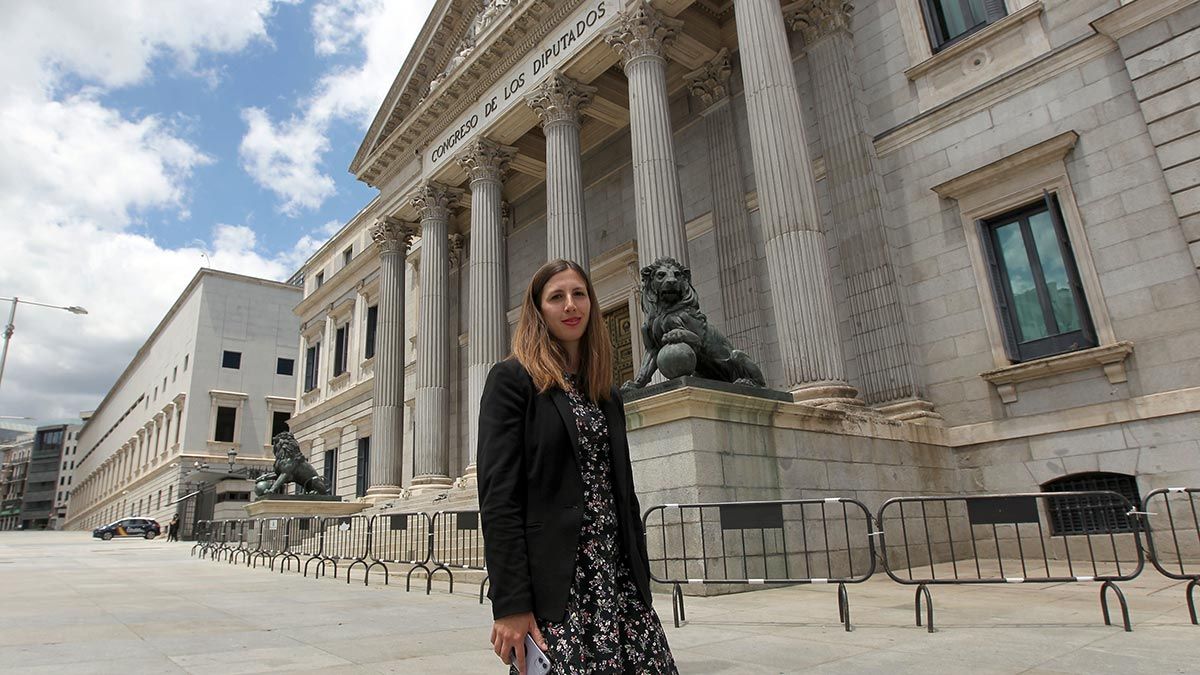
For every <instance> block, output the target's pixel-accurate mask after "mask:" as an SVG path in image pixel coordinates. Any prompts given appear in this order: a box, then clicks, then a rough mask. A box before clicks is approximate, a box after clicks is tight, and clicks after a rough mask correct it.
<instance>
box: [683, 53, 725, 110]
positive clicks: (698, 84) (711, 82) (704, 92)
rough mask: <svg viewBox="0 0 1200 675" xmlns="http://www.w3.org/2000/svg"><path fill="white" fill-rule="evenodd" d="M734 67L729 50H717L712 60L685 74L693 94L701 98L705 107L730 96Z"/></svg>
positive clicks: (684, 77)
mask: <svg viewBox="0 0 1200 675" xmlns="http://www.w3.org/2000/svg"><path fill="white" fill-rule="evenodd" d="M732 72H733V67H732V66H731V65H730V64H729V50H728V49H722V50H721V51H719V52H717V55H716V57H714V58H713V60H712V61H709V62H708V63H706V64H704V65H703V66H701V67H700V68H698V69H697V70H693V71H692V72H690V73H688V74H687V75H684V76H683V79H684V81H686V82H687V85H688V89H689V90H690V91H691V92H692V96H695V97H696V98H698V99H700V101H701V102H702V103H703V104H704V107H705V108H708V107H710V106H712V105H713V104H714V103H719V102H721V101H724V100H726V99H727V97H728V96H729V75H730V73H732Z"/></svg>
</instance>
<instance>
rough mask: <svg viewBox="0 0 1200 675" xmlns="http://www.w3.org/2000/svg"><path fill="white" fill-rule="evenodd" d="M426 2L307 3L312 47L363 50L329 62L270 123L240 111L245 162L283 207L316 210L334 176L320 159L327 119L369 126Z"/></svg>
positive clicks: (261, 114)
mask: <svg viewBox="0 0 1200 675" xmlns="http://www.w3.org/2000/svg"><path fill="white" fill-rule="evenodd" d="M432 7H433V0H404V1H403V2H396V1H394V0H393V1H387V0H324V1H322V2H318V3H317V4H316V5H315V6H314V7H313V13H312V25H313V36H314V49H315V50H316V52H317V54H319V55H322V56H327V57H334V56H340V55H343V54H345V53H346V52H347V51H356V52H357V51H358V50H361V53H362V55H363V56H362V62H361V63H360V64H359V65H357V66H353V67H346V66H342V65H331V66H330V67H329V69H328V70H327V71H326V72H325V73H324V74H323V75H322V76H321V77H320V78H319V79H318V81H317V82H316V83H315V85H314V88H313V92H312V95H311V96H309V97H308V98H307V99H306V100H305V101H304V102H303V104H302V106H301V107H300V109H299V110H297V111H294V112H293V113H292V114H290V115H289V117H288V118H287V119H286V120H283V121H280V122H272V121H271V119H270V118H269V117H268V116H267V114H266V112H265V111H262V110H259V109H255V108H252V109H249V110H246V111H243V118H244V119H245V121H246V126H247V131H246V136H245V138H244V139H243V141H242V146H241V156H242V165H243V168H244V169H245V170H246V172H247V173H249V174H250V176H251V177H252V178H253V179H254V180H255V182H257V183H258V184H259V185H262V186H263V187H265V188H267V189H269V190H271V191H272V192H274V193H275V194H276V195H277V196H278V197H279V198H280V199H281V200H282V204H281V207H280V208H281V210H282V211H283V212H284V213H287V214H289V215H296V214H297V213H298V212H299V210H300V209H303V208H312V209H315V208H317V207H319V206H320V205H321V204H322V203H323V202H324V201H325V199H327V198H328V197H330V196H331V195H332V194H333V179H332V178H331V177H330V176H329V175H328V174H327V173H325V171H324V169H323V168H322V166H321V164H322V160H323V159H324V154H325V152H326V151H327V150H328V147H329V144H328V141H327V140H326V139H327V136H328V133H329V128H330V125H332V124H335V123H339V122H349V123H351V124H355V125H357V126H358V127H359V128H360V129H363V130H365V129H366V128H367V127H368V126H369V125H370V123H371V120H372V118H373V117H374V115H375V112H376V110H378V108H379V106H380V104H381V103H382V102H383V97H384V95H385V94H387V91H388V88H389V87H390V86H391V84H392V80H394V79H395V77H396V73H397V72H398V71H399V69H400V66H401V65H402V64H403V62H404V58H405V56H406V55H407V54H408V51H409V49H410V48H411V47H412V43H413V41H414V40H416V37H417V33H418V32H420V30H421V26H422V25H423V24H424V23H425V19H426V17H427V16H428V15H429V11H430V9H431V8H432ZM314 137H319V138H320V140H321V141H323V142H318V141H316V140H314ZM292 143H296V144H297V145H298V146H300V148H302V149H300V148H297V149H294V148H292V147H291V144H292ZM341 168H342V167H338V169H339V170H340V169H341Z"/></svg>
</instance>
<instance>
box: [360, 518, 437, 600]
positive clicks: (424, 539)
mask: <svg viewBox="0 0 1200 675" xmlns="http://www.w3.org/2000/svg"><path fill="white" fill-rule="evenodd" d="M370 528H371V537H370V546H369V549H370V555H369V558H370V560H371V562H370V564H369V565H367V569H366V572H365V573H364V574H363V584H368V583H369V582H370V576H371V570H372V569H374V568H375V567H376V566H379V567H380V568H381V569H382V570H383V583H384V585H387V584H388V583H389V576H390V574H389V572H388V564H389V563H390V564H395V565H410V566H411V567H410V568H409V570H408V573H407V574H405V575H404V590H406V591H407V590H410V588H411V586H412V575H413V573H414V572H416V571H417V570H422V571H424V572H425V577H426V586H427V588H426V594H428V593H429V588H428V587H429V585H430V584H431V582H429V581H428V579H429V576H430V569H429V563H430V560H431V559H432V557H433V527H432V518H430V517H429V515H428V514H426V513H415V512H412V513H381V514H377V515H374V516H372V517H371V525H370Z"/></svg>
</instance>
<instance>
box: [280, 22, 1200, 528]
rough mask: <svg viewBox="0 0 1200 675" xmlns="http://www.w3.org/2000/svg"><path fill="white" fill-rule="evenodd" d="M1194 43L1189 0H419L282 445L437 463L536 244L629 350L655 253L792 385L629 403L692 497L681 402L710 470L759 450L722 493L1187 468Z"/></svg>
mask: <svg viewBox="0 0 1200 675" xmlns="http://www.w3.org/2000/svg"><path fill="white" fill-rule="evenodd" d="M1198 35H1200V3H1197V2H1195V0H1132V1H1125V2H1122V1H1120V0H987V1H986V2H967V1H963V2H959V1H958V0H874V1H872V2H859V3H856V4H853V5H852V4H851V3H849V2H845V1H835V0H800V1H798V2H793V3H786V4H781V3H780V2H778V0H732V1H730V0H661V1H657V2H652V3H646V2H641V1H640V0H639V1H625V0H485V1H484V2H482V3H481V2H479V1H478V0H439V1H438V2H436V3H435V5H434V9H433V11H432V13H431V14H430V16H429V17H428V19H427V20H426V22H425V25H424V28H423V29H422V32H421V34H420V36H419V37H418V39H417V42H416V45H415V46H414V48H413V50H412V52H411V54H410V56H409V57H408V59H407V60H406V62H405V63H404V65H403V67H402V68H401V70H400V73H399V74H398V76H397V78H396V80H395V82H394V84H393V85H392V87H391V89H390V91H389V92H388V93H387V96H386V98H385V101H384V104H383V106H382V108H381V109H380V111H379V113H378V115H377V117H376V119H375V121H374V123H373V124H372V126H371V127H370V129H369V131H368V133H367V136H366V138H365V139H364V141H363V144H362V146H361V148H360V149H359V152H358V154H357V156H356V157H355V159H354V161H353V163H352V165H351V171H352V172H353V173H354V174H355V175H356V176H358V177H359V179H361V180H363V181H364V182H366V183H367V184H369V185H371V186H373V187H376V188H377V189H378V190H379V196H378V197H377V198H376V199H375V200H373V201H372V202H371V203H370V204H369V205H367V206H366V207H365V208H364V210H363V211H362V212H361V213H359V214H358V215H357V216H356V217H355V218H354V219H353V220H352V221H351V222H350V223H349V224H348V225H347V226H346V227H345V228H344V229H343V231H342V232H340V233H339V234H338V235H336V236H335V237H334V238H333V239H332V240H331V241H330V242H329V243H328V244H327V245H326V246H325V247H324V248H323V249H322V250H321V251H320V252H318V254H316V255H315V256H314V257H313V258H312V259H311V260H310V261H309V263H308V264H307V265H306V266H305V269H304V276H305V279H306V287H305V299H304V300H303V301H302V302H301V304H300V306H299V307H298V308H297V313H298V314H299V316H300V320H301V324H302V344H301V351H302V354H303V353H304V352H305V350H306V349H311V348H312V347H314V346H315V347H317V348H316V349H315V350H313V351H312V352H311V353H312V354H313V356H311V357H309V361H310V362H313V363H315V364H316V365H315V366H314V370H313V378H312V379H311V380H309V381H308V382H307V383H306V384H301V386H300V390H299V392H298V394H297V398H298V412H297V415H296V418H297V419H296V420H295V428H296V429H297V433H298V436H300V438H301V440H302V442H303V444H304V446H305V448H306V449H307V450H308V451H309V452H310V453H311V454H312V456H313V459H314V463H315V464H317V465H318V466H320V465H322V462H324V461H325V458H326V456H328V457H329V459H330V461H331V462H335V463H336V465H337V467H336V472H337V474H336V479H337V484H338V485H339V487H340V488H341V491H342V492H343V493H346V492H348V491H349V490H350V489H351V488H352V487H356V488H357V489H354V492H355V494H358V495H361V496H362V497H363V498H366V499H370V500H372V501H382V500H394V499H395V497H396V496H398V495H400V494H402V492H404V493H405V494H407V492H405V491H408V490H417V491H424V490H433V491H438V492H440V491H444V490H446V489H447V488H448V487H449V486H451V485H452V484H454V483H456V482H457V483H459V484H469V483H470V478H471V476H472V474H473V470H474V448H475V442H476V440H477V439H475V438H474V432H473V429H474V426H475V425H474V421H475V420H476V419H477V416H478V399H479V395H480V393H481V388H482V383H483V380H484V377H485V376H486V372H487V370H488V368H490V366H491V365H492V364H493V363H495V362H496V361H498V360H499V359H502V358H503V357H504V356H505V355H506V354H507V351H508V335H509V332H510V331H511V326H512V325H513V324H514V322H515V320H516V311H517V308H518V307H519V301H520V297H521V293H522V292H523V291H524V288H525V284H526V283H527V280H528V279H529V277H530V276H531V274H532V272H533V270H535V269H536V268H537V267H538V266H539V265H540V264H541V263H542V262H544V261H545V260H547V259H549V258H553V257H560V256H562V257H569V258H572V259H575V260H577V261H579V262H581V263H583V264H584V265H585V266H587V267H589V269H590V272H591V274H592V276H593V278H594V280H595V282H596V285H597V287H598V290H599V294H600V296H601V306H602V309H603V311H604V313H605V316H606V320H607V322H608V325H609V328H610V330H611V332H612V335H613V338H614V342H615V343H616V344H617V346H618V353H619V355H620V358H619V359H618V361H619V363H618V366H617V368H618V369H620V370H621V373H620V375H622V376H627V372H628V371H629V370H631V369H632V364H634V363H637V361H638V360H639V357H640V351H641V344H640V337H639V335H638V331H637V330H636V326H638V325H639V324H640V312H641V309H640V305H639V300H638V298H637V282H638V270H639V268H640V267H641V266H643V265H645V264H647V263H649V262H651V261H653V260H654V259H656V258H657V257H659V256H664V255H670V256H673V257H675V258H676V259H678V260H681V261H684V262H686V263H688V264H689V265H690V266H691V269H692V273H693V281H694V284H695V287H696V290H697V292H698V294H699V297H700V300H701V306H702V308H703V310H704V311H705V313H706V314H707V315H708V316H709V318H710V320H712V321H713V322H714V323H715V324H716V325H718V326H720V327H722V328H723V330H724V332H726V333H727V334H728V335H730V336H731V337H732V338H733V340H734V342H735V343H736V344H737V345H739V346H741V347H742V348H744V349H745V350H747V351H748V352H750V353H751V354H752V355H753V356H754V357H755V358H756V359H757V360H758V361H759V363H760V364H762V366H763V371H764V373H765V374H766V376H767V378H768V384H769V386H771V387H772V388H774V389H779V390H783V391H787V392H790V393H792V395H793V398H794V399H795V403H794V404H788V407H787V408H786V410H785V409H780V408H772V409H771V410H769V411H764V410H751V408H753V406H750V407H746V406H745V405H742V404H740V403H735V402H728V401H726V402H721V403H720V404H717V403H713V402H712V401H700V402H697V401H695V400H690V401H683V404H681V405H676V406H674V407H673V408H671V409H668V408H667V407H664V406H663V405H660V404H656V403H652V402H646V403H638V404H635V405H631V406H630V407H629V412H630V429H631V433H632V434H633V435H632V437H631V438H632V439H633V442H634V448H633V452H634V456H635V471H636V470H637V467H638V465H639V464H641V466H642V467H643V468H644V470H645V471H646V475H642V474H639V476H638V480H639V487H640V488H642V489H644V490H645V491H646V492H648V493H650V494H651V495H652V497H651V500H650V501H651V502H653V501H654V498H656V497H657V498H662V499H681V498H686V497H688V496H692V497H695V496H697V495H698V494H699V493H697V492H696V491H695V490H692V491H691V492H687V491H683V490H682V487H683V486H682V484H680V483H678V482H673V481H680V480H682V481H685V482H686V481H688V480H691V481H692V482H693V483H694V482H695V481H698V480H700V478H699V477H698V476H697V475H695V472H693V474H691V475H690V477H687V476H682V477H681V476H680V475H671V474H670V472H669V471H667V470H666V469H665V468H664V467H666V466H667V464H666V463H661V462H658V459H662V458H663V457H664V455H662V453H668V452H674V451H675V450H672V449H671V448H676V449H677V448H678V446H679V444H680V442H681V441H680V439H681V438H683V436H681V435H680V434H681V433H683V431H682V430H681V429H679V428H677V427H672V426H671V425H672V424H676V423H679V422H680V420H681V419H682V418H681V417H680V416H681V415H691V416H692V417H693V419H704V420H708V422H711V423H712V425H714V426H712V428H709V427H703V428H701V427H694V428H690V430H689V431H687V433H689V434H693V436H692V437H691V440H689V441H688V442H696V443H701V444H703V443H708V444H710V445H711V444H712V443H718V444H720V443H725V444H727V445H728V444H730V443H733V444H735V445H736V444H741V446H745V447H741V446H739V447H738V448H716V447H715V446H714V447H712V448H710V449H711V450H712V451H713V452H714V455H713V459H714V462H713V463H711V464H710V465H708V467H707V468H708V469H710V470H715V469H713V467H716V468H717V469H720V467H721V466H722V461H723V460H722V453H725V454H730V453H732V454H737V453H739V452H741V453H746V454H747V455H748V456H749V455H754V454H755V453H757V456H755V457H753V458H752V459H754V460H755V461H754V462H750V463H748V464H747V466H750V465H751V464H753V465H754V466H757V467H759V469H754V470H746V471H743V470H742V469H737V470H734V469H725V470H724V473H721V471H717V473H715V474H712V473H711V471H709V473H708V474H706V476H707V477H706V478H705V479H704V480H706V481H709V482H710V483H712V484H713V485H724V486H726V487H729V486H735V487H737V486H740V487H738V488H737V489H732V488H731V489H730V490H727V491H726V492H723V493H720V494H722V495H725V496H733V497H747V498H748V497H754V496H768V495H780V496H791V495H796V494H800V493H803V492H804V491H805V490H808V489H817V488H820V489H824V490H830V491H841V492H842V493H847V492H857V493H860V494H866V493H871V499H870V501H871V502H873V503H874V505H877V504H878V501H879V499H882V498H884V497H886V496H888V495H889V494H896V493H899V492H908V491H922V490H924V491H953V492H957V491H968V492H979V491H993V492H995V491H1036V490H1038V489H1039V488H1043V487H1046V486H1048V485H1050V484H1052V483H1054V482H1055V481H1062V480H1067V481H1071V480H1076V479H1078V480H1079V481H1082V482H1081V483H1079V484H1080V485H1105V486H1120V488H1121V489H1126V488H1128V487H1129V486H1133V489H1135V490H1140V491H1141V492H1142V493H1145V492H1148V491H1149V490H1150V489H1153V488H1157V487H1162V486H1166V485H1182V484H1196V483H1197V482H1198V481H1200V452H1198V451H1200V446H1198V445H1197V439H1196V433H1195V428H1196V423H1197V411H1198V410H1200V350H1197V349H1196V347H1197V346H1200V279H1198V278H1197V263H1198V261H1200V243H1197V242H1198V240H1200V173H1198V172H1197V166H1200V159H1198V158H1200V117H1198V116H1197V110H1198V108H1197V107H1196V105H1195V101H1197V100H1200V93H1198V92H1200V81H1198V78H1200V71H1197V69H1196V68H1195V62H1196V59H1197V58H1200V57H1198V56H1197V52H1200V39H1198V38H1197V36H1198ZM347 252H349V255H347ZM318 278H319V280H318ZM368 312H369V314H368ZM631 327H633V329H632V330H631ZM340 331H343V332H340ZM368 334H370V335H372V336H374V338H373V341H372V348H373V350H374V351H373V352H372V353H373V356H371V357H366V356H365V354H366V353H365V351H364V349H365V345H366V344H367V341H368V338H367V336H368ZM339 335H341V336H342V337H339ZM347 349H348V350H349V352H348V353H345V352H346V350H347ZM339 350H340V351H341V352H343V353H342V354H341V356H339V355H338V353H337V352H338V351H339ZM335 361H336V363H337V365H338V368H333V369H332V370H331V369H330V366H331V364H334V363H335ZM339 368H340V369H339ZM622 379H623V377H622ZM310 385H311V386H310ZM739 406H740V407H739ZM739 416H740V417H739ZM735 418H736V419H737V420H738V422H739V423H744V422H746V420H751V421H752V422H751V423H753V424H761V425H762V426H763V428H764V429H767V430H768V431H765V432H764V433H766V434H768V436H769V435H770V434H776V436H771V438H770V439H768V440H763V439H764V438H766V437H765V436H764V437H758V436H755V435H754V434H750V435H748V436H745V437H744V438H743V437H740V436H739V437H738V438H734V439H732V440H731V439H730V438H728V437H723V436H722V435H721V433H720V425H721V424H723V423H725V422H728V421H730V420H733V419H735ZM753 420H761V422H753ZM779 424H783V426H784V427H787V428H789V429H791V430H792V431H791V432H789V433H790V434H791V435H790V436H788V437H787V438H786V439H782V438H780V437H778V433H777V432H778V425H779ZM792 432H795V433H792ZM364 439H367V440H365V442H364ZM756 439H757V440H756ZM820 439H826V440H828V441H830V442H829V443H826V445H828V446H829V447H825V448H824V449H823V450H822V452H821V453H819V454H818V455H814V456H811V457H810V456H806V455H805V453H806V452H809V453H810V454H811V450H806V447H808V448H811V447H814V446H817V445H821V444H822V443H824V441H821V440H820ZM833 441H836V442H833ZM806 444H807V445H806ZM639 445H640V448H639ZM768 447H769V448H771V450H770V452H776V451H779V452H781V453H783V450H780V448H784V447H787V448H791V450H788V451H787V453H790V454H787V453H784V454H787V457H784V456H783V454H781V455H779V456H778V457H774V456H767V455H764V453H767V450H765V449H764V448H768ZM823 447H824V446H823ZM330 449H334V450H336V452H334V453H332V454H329V451H330ZM364 450H365V452H364ZM656 453H657V454H656ZM651 458H657V459H655V462H651ZM814 461H815V463H813V462H814ZM806 462H807V463H806ZM793 467H804V468H803V470H800V469H798V468H793ZM747 471H748V473H747ZM756 472H757V473H756ZM349 473H353V474H354V476H355V480H351V478H350V476H349V475H348V474H349ZM734 474H737V475H734ZM459 479H463V480H459ZM1113 481H1115V482H1113ZM677 488H678V489H677ZM644 502H645V500H644Z"/></svg>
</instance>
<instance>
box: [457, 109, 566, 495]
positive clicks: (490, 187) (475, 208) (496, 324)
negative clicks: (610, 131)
mask: <svg viewBox="0 0 1200 675" xmlns="http://www.w3.org/2000/svg"><path fill="white" fill-rule="evenodd" d="M575 141H576V148H578V141H579V128H578V126H576V128H575ZM549 147H550V144H549V142H547V154H549ZM515 154H516V149H515V148H509V147H505V146H501V145H497V144H496V143H493V142H491V141H488V140H486V139H481V140H477V141H475V142H473V143H471V144H470V145H469V146H468V147H467V148H466V150H465V151H464V153H463V154H462V155H461V156H460V157H459V159H458V162H459V164H460V165H461V166H462V167H463V168H464V169H466V171H467V176H468V177H469V178H470V185H471V257H470V260H471V268H470V269H471V271H470V274H469V280H470V290H469V292H468V296H469V298H470V299H469V301H468V302H469V305H468V307H467V316H468V317H469V321H470V324H469V328H468V331H469V332H470V341H469V342H468V343H467V395H468V399H467V430H468V439H469V440H468V448H467V452H468V459H467V468H466V471H465V472H464V473H465V475H466V476H468V477H471V476H474V475H475V454H476V450H477V449H478V443H479V400H480V398H481V397H482V396H483V385H484V382H486V381H487V376H488V373H489V372H490V371H491V369H492V366H493V365H495V364H496V363H498V362H499V361H500V360H502V359H503V358H504V357H505V355H506V354H508V317H507V314H506V312H505V308H506V307H507V305H508V302H507V297H508V294H507V292H506V290H507V288H506V285H505V282H506V280H507V278H508V273H507V269H506V267H505V257H504V218H503V213H502V207H501V193H500V189H501V187H502V183H501V181H502V180H503V179H504V174H505V173H506V172H507V171H508V163H509V162H511V161H512V158H513V156H514V155H515ZM578 166H579V158H578V156H576V158H575V167H576V170H578ZM550 173H552V170H551V169H550V168H549V166H548V168H547V176H548V177H547V190H549V182H550V179H549V174H550ZM576 185H577V186H578V173H576ZM579 196H580V197H582V188H580V195H579ZM582 206H583V204H582V199H580V202H579V207H580V210H579V211H578V213H577V215H578V219H577V221H576V222H577V223H578V224H579V225H580V226H582V223H583V211H582ZM567 234H571V233H570V232H568V233H567ZM578 234H580V235H583V249H582V250H583V253H584V254H585V255H586V253H587V240H586V232H580V233H578ZM551 241H553V237H552V238H551ZM551 251H552V252H551V254H550V257H551V258H554V257H566V256H565V255H564V254H561V253H560V254H556V253H553V249H551ZM569 259H570V260H575V258H569ZM581 264H583V263H581Z"/></svg>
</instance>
